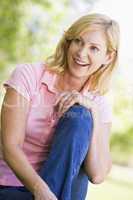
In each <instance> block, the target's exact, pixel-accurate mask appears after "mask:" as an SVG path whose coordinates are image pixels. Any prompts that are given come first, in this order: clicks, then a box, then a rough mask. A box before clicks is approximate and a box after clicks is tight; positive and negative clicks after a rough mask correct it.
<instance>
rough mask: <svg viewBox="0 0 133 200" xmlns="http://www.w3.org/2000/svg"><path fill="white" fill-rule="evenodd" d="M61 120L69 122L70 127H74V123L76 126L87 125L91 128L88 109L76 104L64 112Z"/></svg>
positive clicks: (91, 122) (90, 116)
mask: <svg viewBox="0 0 133 200" xmlns="http://www.w3.org/2000/svg"><path fill="white" fill-rule="evenodd" d="M62 118H65V119H67V120H69V121H71V125H75V123H76V124H77V123H79V124H81V123H83V124H85V123H87V124H88V125H91V126H92V124H93V118H92V113H91V111H90V110H89V109H88V108H86V107H84V106H82V105H77V104H75V105H74V106H72V107H71V108H70V109H69V110H68V111H66V113H64V115H63V116H62ZM83 124H82V125H83Z"/></svg>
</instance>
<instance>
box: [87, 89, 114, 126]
mask: <svg viewBox="0 0 133 200" xmlns="http://www.w3.org/2000/svg"><path fill="white" fill-rule="evenodd" d="M87 96H88V98H90V100H92V101H94V102H95V103H96V104H97V105H98V107H99V111H100V114H101V120H102V122H103V123H107V122H112V118H113V101H112V96H111V94H109V93H108V94H105V95H99V94H93V93H92V92H87Z"/></svg>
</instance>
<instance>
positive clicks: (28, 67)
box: [3, 62, 45, 100]
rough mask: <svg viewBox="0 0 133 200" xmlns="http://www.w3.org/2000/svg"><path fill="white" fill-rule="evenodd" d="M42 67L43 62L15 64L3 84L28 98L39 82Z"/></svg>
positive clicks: (43, 66) (42, 70)
mask: <svg viewBox="0 0 133 200" xmlns="http://www.w3.org/2000/svg"><path fill="white" fill-rule="evenodd" d="M44 69H45V64H44V63H43V62H36V63H23V64H17V65H16V67H15V69H14V70H13V71H12V73H11V75H10V76H9V79H8V80H7V81H5V82H4V84H3V86H4V87H5V88H7V87H12V88H14V89H16V90H17V91H18V92H19V93H21V94H22V95H23V96H25V97H26V98H27V99H28V100H29V99H31V97H32V95H33V93H34V91H35V90H36V88H37V86H38V84H39V81H40V78H41V76H42V73H43V72H44Z"/></svg>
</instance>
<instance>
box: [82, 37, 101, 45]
mask: <svg viewBox="0 0 133 200" xmlns="http://www.w3.org/2000/svg"><path fill="white" fill-rule="evenodd" d="M79 38H80V39H81V40H82V41H84V39H83V38H82V37H81V36H79ZM88 42H89V41H88ZM90 44H91V45H96V46H99V47H101V45H100V44H98V43H95V42H90Z"/></svg>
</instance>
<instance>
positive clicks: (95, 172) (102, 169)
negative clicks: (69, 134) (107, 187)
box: [85, 116, 111, 182]
mask: <svg viewBox="0 0 133 200" xmlns="http://www.w3.org/2000/svg"><path fill="white" fill-rule="evenodd" d="M93 123H94V128H93V134H92V140H91V144H90V148H89V151H88V153H87V156H86V159H85V169H86V171H87V173H88V175H89V176H90V178H92V179H96V181H95V180H94V182H101V181H103V179H104V178H105V177H106V175H107V173H108V171H109V169H110V168H111V156H110V150H109V134H108V135H105V134H103V133H102V132H100V129H99V127H100V125H99V123H100V120H99V119H98V118H97V117H96V116H94V117H93ZM100 180H101V181H100Z"/></svg>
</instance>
